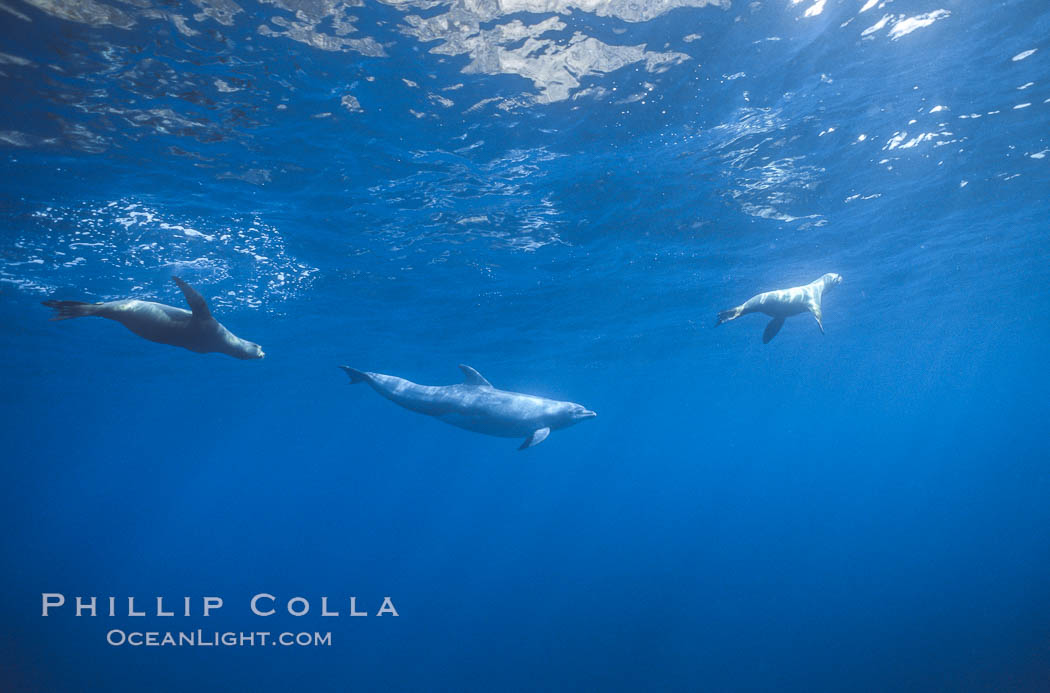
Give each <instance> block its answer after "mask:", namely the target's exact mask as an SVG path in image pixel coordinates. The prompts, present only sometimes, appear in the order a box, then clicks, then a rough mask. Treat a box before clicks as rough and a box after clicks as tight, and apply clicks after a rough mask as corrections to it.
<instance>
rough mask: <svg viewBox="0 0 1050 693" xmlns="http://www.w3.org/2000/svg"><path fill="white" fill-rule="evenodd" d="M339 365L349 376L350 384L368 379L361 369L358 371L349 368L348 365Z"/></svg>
mask: <svg viewBox="0 0 1050 693" xmlns="http://www.w3.org/2000/svg"><path fill="white" fill-rule="evenodd" d="M339 367H340V368H342V369H343V370H344V371H346V374H347V375H349V376H350V384H351V385H353V384H354V383H363V382H365V381H366V380H368V376H367V375H366V374H365V373H364V372H363V371H359V370H357V369H356V368H351V367H350V366H339Z"/></svg>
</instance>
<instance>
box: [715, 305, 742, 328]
mask: <svg viewBox="0 0 1050 693" xmlns="http://www.w3.org/2000/svg"><path fill="white" fill-rule="evenodd" d="M740 312H741V311H740V306H737V307H736V308H730V309H729V310H723V311H722V312H721V313H719V314H718V321H717V322H716V323H715V327H718V326H719V325H721V324H722V323H724V322H729V321H730V320H736V319H737V318H739V317H740Z"/></svg>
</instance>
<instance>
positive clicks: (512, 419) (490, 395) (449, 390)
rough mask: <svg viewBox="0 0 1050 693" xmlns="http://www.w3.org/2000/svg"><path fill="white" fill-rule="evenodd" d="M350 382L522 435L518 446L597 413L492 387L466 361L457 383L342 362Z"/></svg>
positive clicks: (468, 424)
mask: <svg viewBox="0 0 1050 693" xmlns="http://www.w3.org/2000/svg"><path fill="white" fill-rule="evenodd" d="M340 368H342V369H343V370H344V371H346V374H347V375H349V376H350V382H351V383H368V384H369V385H371V386H372V389H373V390H375V391H376V392H378V393H379V394H381V395H383V396H384V397H386V398H387V399H389V400H390V401H391V402H394V403H395V404H400V405H401V406H402V407H404V408H405V409H411V410H412V411H415V412H419V413H420V414H427V415H428V416H433V417H434V418H437V419H441V420H442V421H444V422H445V423H448V424H452V425H453V426H458V427H459V428H465V429H467V430H468V431H476V432H478V433H487V434H488V435H490V436H500V437H503V438H521V437H524V438H525V442H524V443H522V444H521V447H520V448H518V449H519V450H524V449H525V448H531V447H532V446H533V445H539V444H540V443H542V442H543V441H544V440H545V439H546V438H547V436H548V435H550V432H551V431H552V430H554V429H558V428H567V427H569V426H572V425H573V424H575V423H576V422H578V421H582V420H583V419H589V418H592V417H594V416H597V414H595V413H594V412H593V411H590V410H588V409H587V408H586V407H583V406H580V405H579V404H573V403H572V402H559V401H557V400H553V399H544V398H543V397H533V396H532V395H523V394H521V393H519V392H506V391H504V390H497V389H496V388H494V387H492V384H491V383H489V381H487V380H485V378H483V377H482V375H481V374H480V373H478V372H477V371H476V370H474V369H473V368H471V367H470V366H463V365H460V367H459V369H460V370H461V371H463V382H462V383H460V384H459V385H417V384H416V383H413V382H411V381H408V380H405V379H403V378H398V377H395V376H393V375H383V374H381V373H367V372H365V371H359V370H355V369H353V368H350V367H349V366H340Z"/></svg>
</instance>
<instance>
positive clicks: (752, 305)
mask: <svg viewBox="0 0 1050 693" xmlns="http://www.w3.org/2000/svg"><path fill="white" fill-rule="evenodd" d="M841 281H842V277H841V276H840V275H838V274H835V273H833V272H829V273H828V274H825V275H824V276H823V277H821V278H820V279H818V280H816V281H815V282H811V283H809V284H806V285H805V286H796V287H794V288H791V289H780V290H779V291H767V292H765V293H762V294H759V295H757V296H752V297H751V298H749V299H748V300H747V301H745V302H744V303H742V304H741V305H739V306H737V307H736V308H732V309H730V310H723V311H722V312H721V313H719V314H718V322H716V323H715V327H717V326H719V325H721V324H722V323H724V322H729V321H730V320H736V319H737V318H739V317H740V316H741V315H747V314H748V313H765V314H766V315H770V316H772V317H773V319H772V320H770V321H769V324H768V325H766V331H765V332H764V333H763V334H762V343H763V344H769V341H770V340H771V339H773V337H776V336H777V332H779V331H780V328H781V327H783V326H784V320H785V319H787V318H789V317H791V316H792V315H798V314H799V313H805V312H806V311H807V310H808V311H809V312H811V313H813V317H814V318H816V320H817V327H819V328H820V333H821V334H824V323H823V322H822V318H823V314H822V313H821V310H820V302H821V299H822V298H823V297H824V292H825V291H827V290H828V289H830V288H831V287H833V286H835V285H836V284H838V283H839V282H841Z"/></svg>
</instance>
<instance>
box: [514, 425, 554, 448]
mask: <svg viewBox="0 0 1050 693" xmlns="http://www.w3.org/2000/svg"><path fill="white" fill-rule="evenodd" d="M550 434H551V429H550V428H541V429H539V430H536V431H533V432H532V435H531V436H529V437H528V438H526V439H525V442H524V443H522V444H521V447H520V448H518V449H519V450H524V449H525V448H531V447H532V446H533V445H539V444H540V443H542V442H543V441H545V440H547V436H549V435H550Z"/></svg>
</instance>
